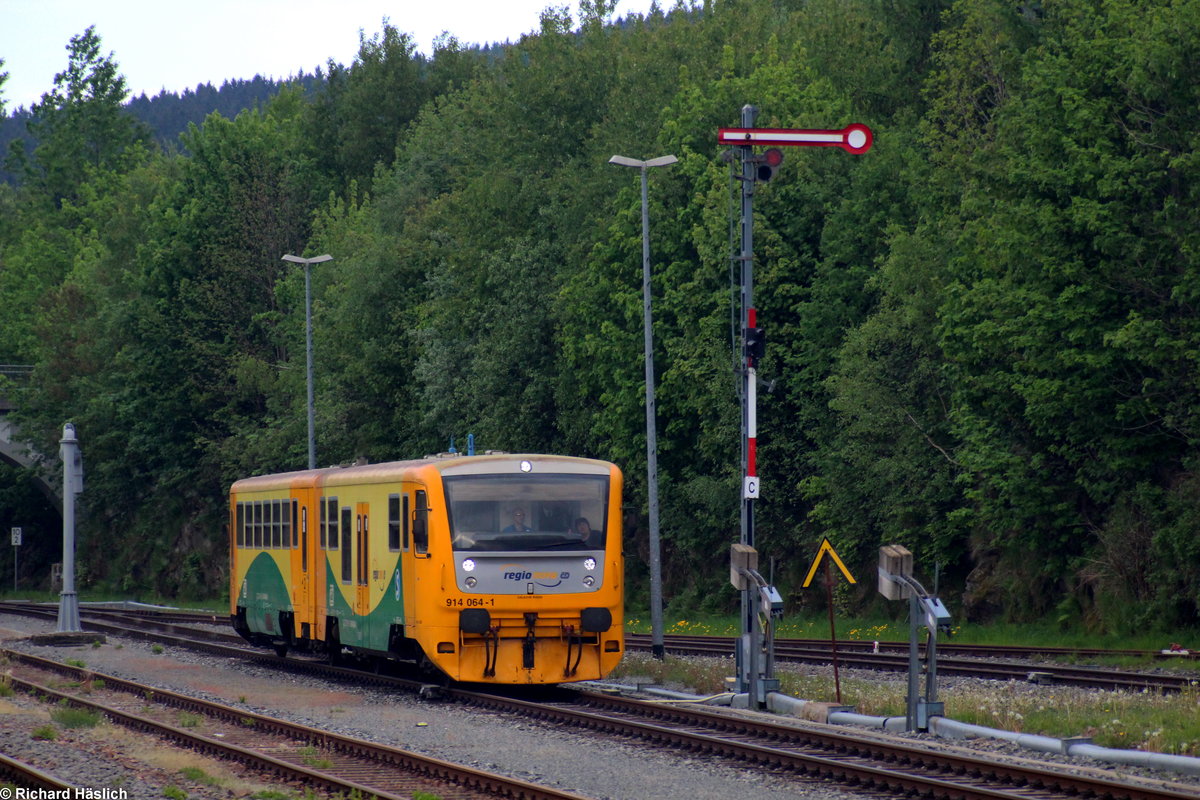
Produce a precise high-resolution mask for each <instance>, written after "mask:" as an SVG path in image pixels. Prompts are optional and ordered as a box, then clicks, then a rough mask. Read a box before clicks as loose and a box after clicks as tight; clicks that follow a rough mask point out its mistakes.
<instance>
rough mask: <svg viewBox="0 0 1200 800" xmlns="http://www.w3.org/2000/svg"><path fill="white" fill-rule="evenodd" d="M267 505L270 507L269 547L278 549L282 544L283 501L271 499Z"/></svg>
mask: <svg viewBox="0 0 1200 800" xmlns="http://www.w3.org/2000/svg"><path fill="white" fill-rule="evenodd" d="M268 505H269V506H270V509H271V547H272V548H273V549H275V550H278V549H279V548H280V546H281V545H282V544H283V509H282V506H283V503H281V502H279V501H278V500H272V501H271V502H270V503H268Z"/></svg>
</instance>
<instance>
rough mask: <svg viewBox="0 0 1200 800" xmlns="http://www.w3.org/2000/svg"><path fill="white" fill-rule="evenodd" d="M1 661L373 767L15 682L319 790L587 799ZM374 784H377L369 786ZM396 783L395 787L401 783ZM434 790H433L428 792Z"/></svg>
mask: <svg viewBox="0 0 1200 800" xmlns="http://www.w3.org/2000/svg"><path fill="white" fill-rule="evenodd" d="M0 654H3V656H4V657H6V658H8V659H9V660H10V661H13V662H16V663H20V664H24V665H28V666H31V667H34V668H37V669H40V670H45V671H51V672H55V673H58V674H62V675H68V676H71V677H73V678H75V679H78V680H84V681H86V680H91V681H94V680H97V679H99V680H103V681H104V686H105V688H110V689H114V690H117V691H120V692H123V693H127V694H131V695H136V696H138V697H141V698H144V699H146V700H152V701H154V702H156V703H159V704H162V705H167V706H170V707H173V708H178V709H182V710H185V711H190V712H195V713H200V714H205V715H206V716H209V717H213V718H216V719H219V720H222V721H223V722H226V723H229V724H232V725H235V726H238V727H239V728H245V729H247V730H248V731H252V732H253V734H254V737H255V738H256V739H257V738H258V737H259V736H261V735H262V734H264V733H270V734H273V735H276V736H280V737H286V738H288V739H290V740H295V741H302V742H306V743H308V744H310V745H312V746H314V747H319V748H321V749H322V750H327V751H332V752H336V753H339V754H341V756H343V757H352V758H353V759H354V760H355V761H358V762H364V761H365V762H368V764H369V765H373V767H369V768H368V769H367V770H366V772H367V774H368V777H366V778H363V779H361V780H353V779H351V778H348V777H344V776H338V775H336V774H334V771H335V770H337V769H339V768H340V769H341V770H343V771H352V772H354V773H356V774H359V773H362V772H364V769H363V768H362V767H361V766H358V767H357V768H356V767H355V766H354V765H352V764H348V763H343V764H334V765H332V766H331V767H330V769H329V770H326V769H316V768H312V767H307V766H304V765H301V764H296V763H293V762H291V761H288V760H286V759H283V758H278V757H275V756H272V755H269V754H267V753H265V752H263V751H262V748H261V746H260V745H257V744H256V745H255V746H252V747H251V746H246V745H245V744H238V743H236V742H233V741H222V740H218V739H215V738H213V737H209V736H205V735H203V734H200V733H197V732H193V731H189V730H187V729H184V728H179V727H176V726H173V725H169V724H166V723H163V722H160V721H157V720H154V719H151V718H149V717H146V716H143V715H141V714H134V713H131V712H128V711H123V710H121V709H118V708H116V707H114V706H111V705H105V704H102V703H99V702H96V701H93V700H88V699H86V698H82V697H79V696H77V695H74V694H71V693H67V692H63V691H60V690H56V689H52V688H50V687H46V686H42V685H40V684H37V683H34V682H32V681H27V680H23V679H20V678H17V677H11V678H10V679H9V680H10V683H11V685H12V686H13V687H14V688H18V689H21V690H22V691H25V692H27V693H30V694H38V695H42V696H45V697H48V698H51V699H54V700H56V701H58V702H64V703H67V704H68V705H72V706H78V707H81V708H87V709H90V710H93V711H96V712H97V713H100V714H103V715H105V716H106V717H108V718H109V719H111V720H113V721H116V722H118V723H120V724H122V725H124V726H126V727H130V728H134V729H138V730H142V731H146V732H149V733H152V734H154V735H156V736H159V737H161V738H166V739H169V740H172V741H175V742H176V743H178V744H181V745H183V746H185V747H189V748H192V749H195V750H198V751H201V752H205V753H209V754H212V755H216V756H220V757H222V758H229V759H233V760H236V761H239V762H242V763H244V764H247V765H250V766H253V767H254V768H256V769H260V770H264V771H267V772H271V773H274V774H276V775H279V776H281V777H286V778H288V779H292V780H300V781H303V782H305V783H307V784H311V785H314V786H319V787H322V788H324V789H328V790H331V791H337V792H358V793H360V794H361V796H363V797H370V796H372V795H374V796H377V797H379V798H380V799H381V800H393V799H394V800H401V798H407V797H410V796H411V791H409V792H408V793H405V794H394V793H391V792H389V791H387V790H386V789H385V788H381V787H380V782H381V781H383V778H381V777H379V776H378V775H376V774H375V773H377V772H378V773H379V774H380V775H384V774H385V772H386V773H389V774H387V775H386V777H388V778H390V777H391V775H390V773H393V772H396V771H397V770H399V771H402V772H403V773H407V774H408V775H409V776H413V777H417V778H419V779H420V780H422V781H424V782H426V783H429V784H434V786H435V787H436V793H437V794H439V795H441V796H443V797H447V798H457V797H470V798H480V797H487V798H495V797H500V798H519V799H520V800H582V799H581V796H580V795H577V794H572V793H569V792H562V791H558V790H555V789H551V788H549V787H543V786H537V785H536V784H531V783H527V782H525V781H520V780H516V779H514V778H508V777H505V776H502V775H495V774H492V773H488V772H484V771H483V770H477V769H474V768H471V767H466V766H462V765H459V764H452V763H450V762H448V761H442V760H440V759H436V758H431V757H428V756H423V755H420V754H418V753H414V752H411V751H408V750H402V749H400V748H396V747H390V746H388V745H382V744H377V743H374V742H368V741H366V740H363V739H357V738H355V737H351V736H344V735H341V734H336V733H333V732H330V731H324V730H321V729H318V728H312V727H309V726H306V725H300V724H297V723H292V722H288V721H286V720H281V719H277V718H274V717H270V716H267V715H264V714H258V713H254V712H250V711H246V710H243V709H237V708H232V707H230V706H226V705H223V704H220V703H214V702H211V701H208V700H202V699H200V698H196V697H191V696H189V695H184V694H180V693H178V692H172V691H169V690H166V689H160V688H157V687H153V686H148V685H145V684H142V683H138V682H136V681H130V680H126V679H124V678H118V677H116V676H113V675H107V674H104V673H100V672H96V671H94V670H89V669H86V668H80V667H75V666H72V665H69V664H62V663H60V662H57V661H53V660H50V659H45V658H41V657H40V656H34V655H31V654H27V653H20V652H17V651H12V650H2V649H0ZM363 780H369V781H374V782H362V781H363ZM393 782H394V781H393ZM425 788H426V789H428V788H430V787H429V786H426V787H425Z"/></svg>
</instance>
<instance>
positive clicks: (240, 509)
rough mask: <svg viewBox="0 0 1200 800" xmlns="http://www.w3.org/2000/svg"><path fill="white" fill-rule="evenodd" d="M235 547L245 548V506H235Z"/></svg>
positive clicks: (240, 504)
mask: <svg viewBox="0 0 1200 800" xmlns="http://www.w3.org/2000/svg"><path fill="white" fill-rule="evenodd" d="M237 546H238V547H245V546H246V504H245V503H238V504H237Z"/></svg>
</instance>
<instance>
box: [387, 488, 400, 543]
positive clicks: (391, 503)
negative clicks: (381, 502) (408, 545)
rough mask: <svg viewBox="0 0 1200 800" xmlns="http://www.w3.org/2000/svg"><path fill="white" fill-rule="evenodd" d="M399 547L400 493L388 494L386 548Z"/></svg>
mask: <svg viewBox="0 0 1200 800" xmlns="http://www.w3.org/2000/svg"><path fill="white" fill-rule="evenodd" d="M399 549H400V495H398V494H389V495H388V550H391V551H392V552H396V551H397V550H399Z"/></svg>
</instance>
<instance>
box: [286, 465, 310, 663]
mask: <svg viewBox="0 0 1200 800" xmlns="http://www.w3.org/2000/svg"><path fill="white" fill-rule="evenodd" d="M313 494H314V493H313V490H312V489H309V488H303V489H298V490H297V491H296V493H295V494H294V495H293V496H292V500H291V514H290V519H291V529H292V536H291V550H292V586H294V587H295V596H294V597H293V598H292V604H293V608H294V609H295V624H296V636H298V637H299V638H301V639H311V638H312V637H313V636H314V635H315V630H314V628H315V626H314V622H315V620H314V617H313V611H314V609H313V605H314V597H313V591H314V581H313V570H312V565H313V559H312V555H313V554H312V551H311V549H310V548H311V543H312V539H311V536H310V535H309V529H310V524H309V519H310V512H309V509H310V508H311V507H312V497H313Z"/></svg>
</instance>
